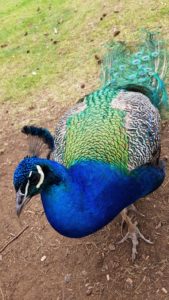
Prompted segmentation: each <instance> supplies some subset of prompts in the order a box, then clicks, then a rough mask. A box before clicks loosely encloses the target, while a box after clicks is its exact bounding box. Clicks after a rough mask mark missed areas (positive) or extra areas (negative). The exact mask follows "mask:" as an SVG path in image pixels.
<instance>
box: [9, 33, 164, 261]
mask: <svg viewBox="0 0 169 300" xmlns="http://www.w3.org/2000/svg"><path fill="white" fill-rule="evenodd" d="M166 68H167V63H166V50H165V46H164V43H163V42H162V41H160V40H159V38H158V35H157V34H155V33H153V32H147V33H146V34H145V37H144V40H143V41H142V42H140V43H139V44H138V45H137V46H135V47H134V48H133V47H131V46H127V45H126V44H125V43H123V42H116V43H112V44H111V45H109V47H108V50H107V53H106V55H105V57H104V58H103V61H102V65H101V85H100V88H98V89H97V90H96V91H94V92H91V93H90V94H88V95H86V96H84V97H83V98H82V99H80V100H79V101H78V102H77V103H76V104H75V105H74V106H73V107H72V108H70V109H68V110H67V111H66V113H65V114H64V115H63V116H62V117H61V118H60V120H59V122H58V124H57V126H56V131H55V136H53V135H52V134H51V133H50V132H49V131H48V130H47V129H46V128H41V127H35V126H24V127H23V128H22V132H23V133H24V134H26V135H27V136H28V138H29V153H28V156H26V157H25V158H24V159H23V160H22V161H21V162H19V164H18V166H17V167H16V169H15V171H14V177H13V182H14V187H15V190H16V211H17V214H18V215H20V213H21V210H22V208H23V207H24V206H25V205H26V204H27V203H28V202H29V200H30V199H31V198H32V197H33V196H35V195H37V194H40V195H41V200H42V204H43V207H44V211H45V215H46V217H47V219H48V221H49V223H50V224H51V226H52V227H53V228H54V229H55V230H56V231H57V232H59V233H60V234H62V235H64V236H66V237H70V238H81V237H85V236H87V235H90V234H92V233H94V232H96V231H97V230H99V229H101V228H103V227H104V226H105V225H107V224H108V223H109V222H111V221H112V220H113V219H114V218H115V217H116V216H117V215H118V214H119V213H121V216H122V221H123V222H125V223H126V225H127V233H126V235H123V238H122V240H121V241H120V243H122V242H124V241H125V240H127V239H131V241H132V259H133V260H134V259H135V257H136V254H137V246H138V241H139V238H140V239H143V240H144V241H145V242H147V243H151V241H150V240H149V239H147V238H145V237H144V235H143V234H142V233H141V231H140V230H139V228H138V224H137V222H134V221H132V218H131V217H130V215H129V214H128V211H129V209H130V208H132V209H135V206H134V202H135V201H136V200H138V199H139V198H141V197H145V196H146V195H148V194H150V193H152V192H153V191H155V190H156V189H157V188H158V187H159V186H160V185H161V184H162V182H163V180H164V178H165V172H166V171H165V165H166V163H165V160H164V159H163V160H162V159H160V123H161V117H160V114H161V111H164V110H167V109H168V98H167V91H166V87H165V84H164V81H163V79H164V76H165V74H166ZM45 147H46V149H47V155H45V157H43V155H42V153H43V150H44V148H45Z"/></svg>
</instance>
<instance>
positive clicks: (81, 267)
mask: <svg viewBox="0 0 169 300" xmlns="http://www.w3.org/2000/svg"><path fill="white" fill-rule="evenodd" d="M38 106H40V105H36V104H35V105H31V106H30V107H29V106H27V107H26V108H25V107H22V106H21V105H20V106H18V107H19V109H18V111H17V112H16V107H15V106H14V105H11V104H10V105H9V104H8V103H5V104H3V105H2V107H1V112H0V117H1V127H0V139H1V142H0V166H1V167H0V193H1V197H0V199H1V206H0V207H1V209H0V228H1V230H0V249H2V248H3V246H4V245H5V244H6V243H8V242H9V241H10V240H12V239H13V237H14V236H15V235H17V234H18V233H19V232H20V231H21V230H22V229H23V228H24V227H25V226H26V225H28V226H29V227H28V228H27V229H26V230H25V231H24V232H23V233H22V234H21V235H20V236H19V237H18V239H16V240H14V241H13V242H12V243H11V244H9V245H8V247H7V248H6V249H5V250H4V251H2V252H1V253H0V299H2V300H7V299H10V300H23V299H24V300H34V299H36V300H46V299H48V300H61V299H62V300H63V299H64V300H71V299H72V300H79V299H82V300H83V299H103V300H107V299H108V300H109V299H113V300H116V299H118V300H120V299H129V300H130V299H137V300H141V299H146V300H147V299H152V300H156V299H157V300H160V299H169V201H168V194H169V193H168V188H169V178H168V177H167V178H166V180H165V182H164V184H163V186H162V187H160V188H159V189H158V191H157V192H155V193H153V194H151V195H150V196H148V197H147V198H146V199H142V200H140V201H138V203H137V208H139V210H140V211H141V212H142V213H144V214H145V218H143V217H141V216H137V220H138V222H139V226H140V229H141V230H142V232H143V233H144V235H145V236H146V237H149V238H151V239H152V240H153V241H154V244H153V245H148V244H145V243H144V242H143V241H141V242H140V244H139V247H138V250H139V253H138V256H137V259H136V261H135V263H132V262H131V244H130V241H129V242H125V243H124V244H122V245H117V244H116V242H117V241H118V240H119V239H120V238H121V235H120V217H117V218H116V219H115V220H114V221H113V222H112V223H111V224H110V225H109V226H107V227H105V228H104V229H103V230H101V231H99V232H97V233H95V234H93V235H92V236H90V237H87V238H83V239H77V240H74V239H68V238H64V237H62V236H60V235H59V234H58V233H57V232H55V231H54V230H53V229H52V228H51V227H50V225H49V224H48V222H47V220H46V217H45V215H44V213H43V209H42V205H41V201H40V198H39V197H37V198H34V199H33V200H32V201H31V203H30V204H29V205H28V206H27V207H26V209H25V210H24V212H23V214H22V216H21V218H20V219H19V220H18V218H17V217H16V214H15V192H14V189H13V186H12V175H13V171H14V169H15V167H16V165H17V163H18V161H19V160H20V159H22V158H23V157H24V156H25V155H26V154H27V145H26V141H25V139H24V137H23V135H22V134H21V133H20V128H21V127H22V125H23V124H27V123H36V124H39V125H42V126H45V127H48V128H49V129H52V130H54V128H55V124H56V120H57V119H58V117H59V115H61V114H62V112H63V111H64V109H65V108H63V107H61V105H59V104H58V103H55V102H54V101H52V100H51V101H50V104H49V105H47V107H46V104H45V102H44V103H42V105H41V108H37V107H38ZM168 133H169V124H168V123H167V124H166V126H165V128H164V129H163V133H162V156H164V155H167V154H168V149H169V139H168ZM0 251H1V250H0Z"/></svg>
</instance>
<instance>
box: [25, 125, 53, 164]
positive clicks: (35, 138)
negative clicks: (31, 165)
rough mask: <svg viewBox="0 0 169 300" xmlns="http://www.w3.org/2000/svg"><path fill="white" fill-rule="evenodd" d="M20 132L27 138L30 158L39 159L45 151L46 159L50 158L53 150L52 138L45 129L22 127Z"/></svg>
mask: <svg viewBox="0 0 169 300" xmlns="http://www.w3.org/2000/svg"><path fill="white" fill-rule="evenodd" d="M21 131H22V133H24V134H26V135H27V137H28V144H29V155H30V156H35V157H39V156H40V155H41V154H42V153H43V152H44V151H46V150H47V158H48V159H49V158H50V154H51V152H52V151H53V150H54V138H53V136H52V135H51V133H50V132H49V131H48V130H47V129H46V128H42V127H35V126H24V127H23V128H22V130H21Z"/></svg>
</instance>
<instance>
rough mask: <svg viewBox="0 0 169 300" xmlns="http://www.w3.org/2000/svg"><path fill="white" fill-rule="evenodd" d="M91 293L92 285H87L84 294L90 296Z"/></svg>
mask: <svg viewBox="0 0 169 300" xmlns="http://www.w3.org/2000/svg"><path fill="white" fill-rule="evenodd" d="M91 294H92V287H91V286H89V287H88V289H87V291H86V295H87V296H90V295H91Z"/></svg>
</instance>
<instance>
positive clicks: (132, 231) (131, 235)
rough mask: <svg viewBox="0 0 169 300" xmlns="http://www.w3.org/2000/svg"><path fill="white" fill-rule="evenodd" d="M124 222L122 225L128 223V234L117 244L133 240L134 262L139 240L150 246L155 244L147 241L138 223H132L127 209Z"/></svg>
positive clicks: (123, 217)
mask: <svg viewBox="0 0 169 300" xmlns="http://www.w3.org/2000/svg"><path fill="white" fill-rule="evenodd" d="M122 220H123V221H122V224H123V223H124V222H126V223H127V226H128V232H127V233H126V235H125V236H124V237H123V238H122V239H121V240H120V241H119V242H118V243H117V244H121V243H123V242H125V241H126V240H128V239H131V241H132V261H134V260H135V258H136V254H137V246H138V244H139V238H140V239H142V240H143V241H145V242H146V243H148V244H153V242H152V241H150V240H149V239H146V238H145V236H144V235H143V234H142V233H141V232H140V230H139V228H138V226H137V222H133V223H132V220H131V219H130V218H129V217H128V216H127V210H126V209H125V210H124V211H123V212H122Z"/></svg>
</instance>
